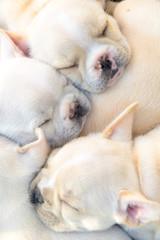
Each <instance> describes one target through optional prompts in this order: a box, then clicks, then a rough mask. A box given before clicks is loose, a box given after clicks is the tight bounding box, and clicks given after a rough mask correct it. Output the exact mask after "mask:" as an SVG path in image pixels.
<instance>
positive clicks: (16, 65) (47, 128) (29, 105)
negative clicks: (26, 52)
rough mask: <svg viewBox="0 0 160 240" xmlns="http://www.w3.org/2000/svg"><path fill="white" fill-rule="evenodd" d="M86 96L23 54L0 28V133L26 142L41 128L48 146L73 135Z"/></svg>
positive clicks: (79, 126)
mask: <svg viewBox="0 0 160 240" xmlns="http://www.w3.org/2000/svg"><path fill="white" fill-rule="evenodd" d="M89 110H90V103H89V100H88V98H87V97H86V96H85V95H84V94H83V93H82V92H80V91H79V90H78V89H77V88H75V87H74V86H73V85H71V84H70V83H69V81H68V80H67V78H66V77H65V76H63V75H62V74H60V73H58V72H57V71H56V70H54V69H53V68H52V67H51V66H49V65H47V64H45V63H42V62H39V61H37V60H34V59H30V58H27V57H24V56H23V54H22V53H21V51H20V50H19V49H18V48H17V47H16V46H15V45H14V43H13V42H12V41H11V40H10V39H9V38H8V36H7V35H6V34H5V33H4V32H3V31H0V113H1V114H0V134H2V135H4V136H8V137H9V138H11V139H12V140H14V141H16V142H18V143H20V144H26V143H27V142H29V141H32V140H33V139H34V129H35V128H37V127H41V128H42V129H43V131H44V134H45V137H46V139H47V141H48V142H49V143H50V144H51V145H52V147H56V146H62V145H63V144H64V143H66V142H67V141H69V140H71V139H73V138H74V137H76V136H77V135H78V134H79V133H80V131H81V129H82V127H83V125H84V122H85V119H86V114H87V113H88V111H89Z"/></svg>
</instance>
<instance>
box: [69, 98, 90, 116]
mask: <svg viewBox="0 0 160 240" xmlns="http://www.w3.org/2000/svg"><path fill="white" fill-rule="evenodd" d="M87 113H88V111H87V109H85V108H84V107H82V106H81V105H80V104H79V103H78V101H76V102H74V103H72V104H71V105H70V114H69V118H70V119H75V118H79V117H84V116H85V115H86V114H87Z"/></svg>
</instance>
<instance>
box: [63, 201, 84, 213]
mask: <svg viewBox="0 0 160 240" xmlns="http://www.w3.org/2000/svg"><path fill="white" fill-rule="evenodd" d="M61 203H63V204H65V205H66V206H67V207H70V208H72V209H73V210H74V211H76V212H80V210H79V209H78V208H76V207H73V206H72V205H70V204H69V203H67V202H66V201H64V200H61Z"/></svg>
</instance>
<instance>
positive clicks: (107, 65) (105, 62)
mask: <svg viewBox="0 0 160 240" xmlns="http://www.w3.org/2000/svg"><path fill="white" fill-rule="evenodd" d="M99 63H100V67H101V68H102V70H103V71H106V70H111V69H112V62H111V61H110V60H109V59H108V57H107V56H105V57H101V58H100V60H99Z"/></svg>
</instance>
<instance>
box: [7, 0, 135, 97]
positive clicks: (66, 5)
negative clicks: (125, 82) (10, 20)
mask: <svg viewBox="0 0 160 240" xmlns="http://www.w3.org/2000/svg"><path fill="white" fill-rule="evenodd" d="M104 5H105V1H100V0H79V1H74V0H68V1H67V2H66V1H65V0H59V1H51V2H50V3H49V4H48V5H47V6H46V7H45V8H44V9H43V10H41V11H40V13H39V14H38V15H37V16H36V17H35V18H34V21H33V22H32V24H31V25H30V26H29V28H28V35H27V36H28V37H25V36H21V37H20V36H19V35H16V34H13V33H9V32H8V34H10V35H11V37H12V39H13V40H14V41H15V43H16V44H18V45H19V46H20V47H21V49H23V50H25V51H26V49H28V50H29V55H30V56H32V57H34V58H37V59H39V60H42V61H44V62H47V63H49V64H51V65H52V66H53V67H54V68H55V69H57V70H59V71H60V72H62V73H63V74H64V75H66V76H67V77H68V78H70V79H71V81H72V82H73V83H74V84H75V85H77V86H78V87H80V88H82V89H85V90H87V91H89V92H93V93H98V92H102V91H104V90H105V89H106V88H107V87H108V86H111V85H112V84H114V83H115V82H116V81H117V80H118V79H119V78H120V77H121V76H122V73H123V70H124V66H125V65H126V64H127V63H128V61H129V59H130V49H129V46H128V43H127V42H126V40H125V38H124V37H123V36H122V34H121V33H120V30H119V28H118V25H117V23H116V21H115V20H114V19H113V18H112V17H111V16H109V15H107V14H106V12H105V11H104V9H103V6H104ZM93 12H94V14H93ZM46 16H47V17H46ZM44 29H45V33H44V31H43V30H44ZM17 36H18V37H17ZM17 39H18V40H17ZM27 46H28V47H27Z"/></svg>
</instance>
